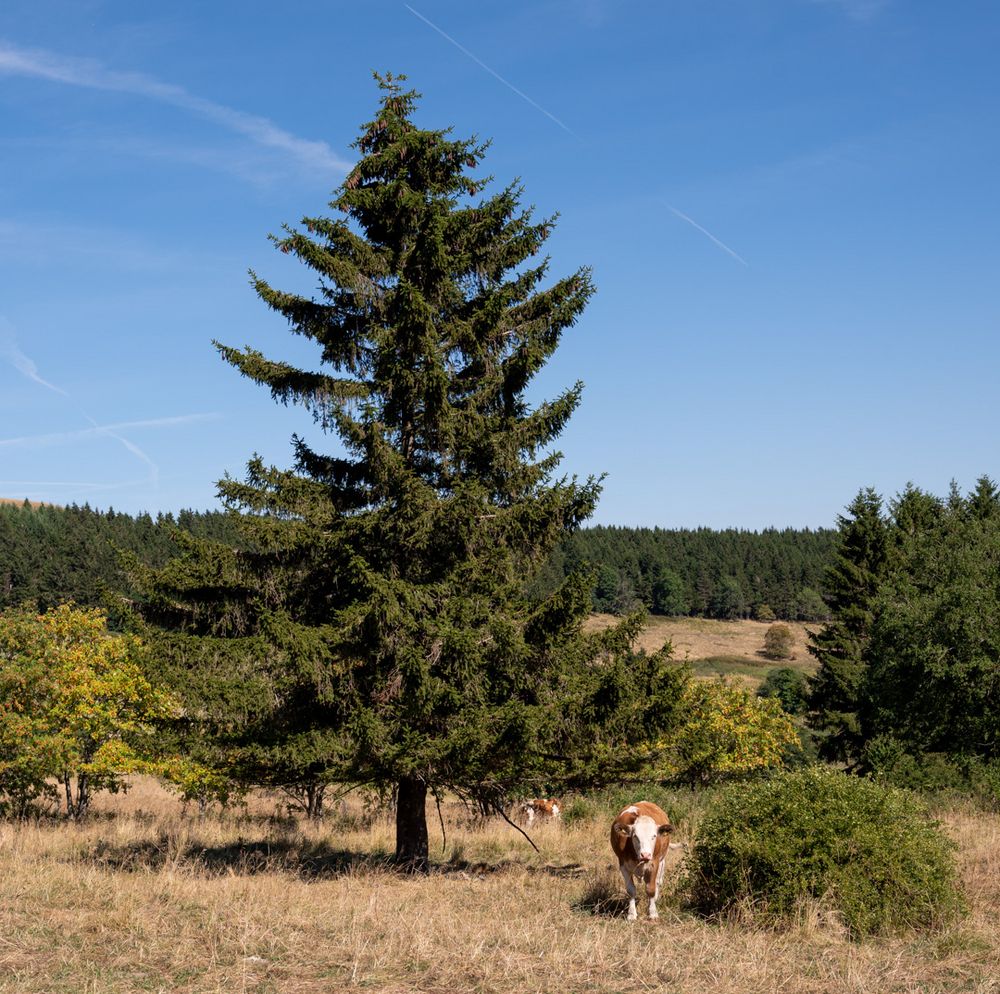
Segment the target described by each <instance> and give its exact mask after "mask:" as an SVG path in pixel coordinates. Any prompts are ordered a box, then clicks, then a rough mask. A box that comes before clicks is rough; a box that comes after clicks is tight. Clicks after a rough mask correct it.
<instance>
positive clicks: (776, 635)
mask: <svg viewBox="0 0 1000 994" xmlns="http://www.w3.org/2000/svg"><path fill="white" fill-rule="evenodd" d="M794 644H795V636H794V634H792V630H791V628H789V627H788V625H783V624H781V623H780V622H779V623H778V624H776V625H770V626H768V629H767V631H766V632H765V633H764V648H763V649H762V650H761V652H762V653H763V655H765V656H767V658H768V659H792V658H793V654H792V646H793V645H794Z"/></svg>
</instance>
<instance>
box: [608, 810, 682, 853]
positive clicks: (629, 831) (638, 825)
mask: <svg viewBox="0 0 1000 994" xmlns="http://www.w3.org/2000/svg"><path fill="white" fill-rule="evenodd" d="M673 830H674V829H673V826H672V825H657V824H656V822H655V821H653V819H652V818H650V817H649V815H639V817H638V818H636V820H635V821H634V822H632V824H631V825H619V826H618V834H619V835H621V836H622V837H623V838H626V839H628V840H629V842H630V843H631V845H632V849H633V851H634V852H635V858H636V861H637V862H639V863H648V862H649V861H650V860H651V859H652V858H653V852H654V850H655V849H656V839H657V836H660V835H669V834H670V833H671V832H672V831H673Z"/></svg>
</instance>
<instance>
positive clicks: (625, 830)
mask: <svg viewBox="0 0 1000 994" xmlns="http://www.w3.org/2000/svg"><path fill="white" fill-rule="evenodd" d="M615 831H616V832H617V833H618V834H619V835H620V836H621V837H622V838H623V839H627V838H628V837H629V836H630V835H631V834H632V826H631V825H619V826H618V827H617V828H616V829H615Z"/></svg>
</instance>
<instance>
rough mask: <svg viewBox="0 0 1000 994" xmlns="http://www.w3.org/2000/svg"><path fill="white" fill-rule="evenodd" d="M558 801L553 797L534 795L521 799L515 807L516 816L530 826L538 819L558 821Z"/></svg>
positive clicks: (559, 811) (559, 809)
mask: <svg viewBox="0 0 1000 994" xmlns="http://www.w3.org/2000/svg"><path fill="white" fill-rule="evenodd" d="M561 810H562V809H561V808H560V806H559V802H558V801H557V800H556V799H555V798H554V797H551V798H546V797H535V798H532V799H531V800H530V801H522V802H521V803H520V804H519V805H518V806H517V809H516V812H517V815H518V817H519V818H520V819H521V820H522V821H525V822H527V824H528V826H529V827H530V826H531V825H533V824H534V823H535V820H536V819H537V820H538V821H558V820H559V818H560V814H561Z"/></svg>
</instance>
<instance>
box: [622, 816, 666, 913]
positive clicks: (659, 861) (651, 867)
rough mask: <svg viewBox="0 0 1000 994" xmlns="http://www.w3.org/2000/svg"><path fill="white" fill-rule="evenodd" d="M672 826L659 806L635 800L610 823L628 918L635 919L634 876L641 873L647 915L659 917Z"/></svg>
mask: <svg viewBox="0 0 1000 994" xmlns="http://www.w3.org/2000/svg"><path fill="white" fill-rule="evenodd" d="M673 830H674V828H673V825H671V824H670V819H669V818H668V817H667V815H666V812H665V811H663V809H662V808H659V807H657V806H656V805H655V804H653V803H652V802H651V801H637V802H636V803H635V804H630V805H629V806H628V807H627V808H623V809H622V811H621V812H620V813H619V815H618V817H617V818H615V820H614V822H613V824H612V825H611V848H612V849H613V850H614V853H615V855H616V856H617V857H618V869H619V870H620V871H621V875H622V879H623V880H624V881H625V889H626V890H627V891H628V899H629V900H628V919H629V921H635V919H636V918H637V917H638V915H637V913H636V910H635V880H634V878H635V877H636V875H638V876H640V877H641V878H642V880H643V882H644V883H645V885H646V895H647V897H648V898H649V917H650V918H651V919H655V918H658V917H659V913H658V912H657V910H656V899H657V898H658V897H659V896H660V885H661V884H662V883H663V870H664V866H665V863H664V857H665V856H666V855H667V850H669V849H670V848H672V846H671V844H670V833H671V832H672V831H673Z"/></svg>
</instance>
